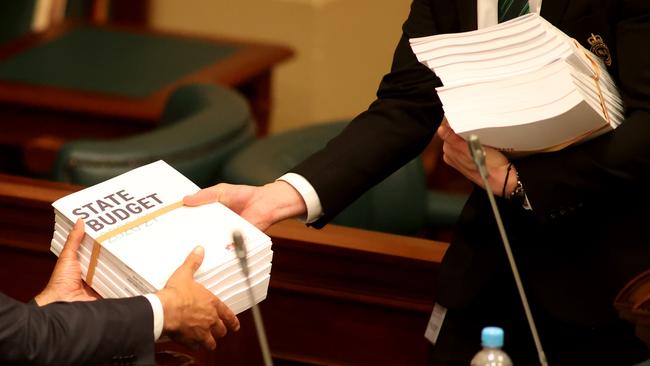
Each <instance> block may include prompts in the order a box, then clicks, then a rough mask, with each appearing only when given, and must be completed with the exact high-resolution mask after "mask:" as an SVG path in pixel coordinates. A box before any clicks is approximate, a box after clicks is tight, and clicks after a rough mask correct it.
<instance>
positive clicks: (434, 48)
mask: <svg viewBox="0 0 650 366" xmlns="http://www.w3.org/2000/svg"><path fill="white" fill-rule="evenodd" d="M592 37H593V42H601V44H600V48H599V50H600V51H602V52H600V53H599V55H596V54H594V53H592V52H591V51H589V50H587V49H585V48H584V47H582V46H581V45H580V44H579V43H578V42H577V41H576V40H574V39H571V38H569V37H568V36H567V35H566V34H564V33H563V32H562V31H561V30H559V29H558V28H556V27H555V26H553V25H552V24H551V23H549V22H548V21H546V20H545V19H544V18H542V17H541V16H539V15H537V14H528V15H525V16H521V17H518V18H515V19H513V20H510V21H507V22H503V23H500V24H497V25H494V26H491V27H487V28H482V29H479V30H475V31H471V32H463V33H453V34H440V35H435V36H430V37H422V38H414V39H411V40H410V44H411V48H412V50H413V52H414V53H415V55H416V56H417V58H418V60H419V61H420V62H421V63H423V64H424V65H426V66H427V67H429V68H430V69H431V70H433V71H434V72H435V74H436V76H438V78H440V80H441V82H442V84H443V85H442V86H440V87H438V88H436V91H437V94H438V97H439V98H440V101H441V102H442V108H443V110H444V112H445V117H446V118H447V121H448V122H449V125H450V127H451V128H452V129H453V130H454V131H455V132H456V133H457V134H459V135H461V136H462V137H464V138H466V139H467V138H468V137H469V136H470V135H472V134H476V135H477V136H478V137H479V138H480V140H481V142H482V143H483V144H485V145H488V146H492V147H495V148H498V149H500V150H502V151H505V152H520V153H533V152H544V151H556V150H559V149H562V148H564V147H566V146H569V145H571V144H574V143H579V142H581V141H585V140H588V139H590V138H593V137H596V136H599V135H601V134H603V133H606V132H608V131H612V130H613V129H615V128H616V127H618V126H619V125H620V124H621V122H622V121H623V119H624V108H623V103H622V101H621V97H620V95H619V93H618V90H617V87H616V85H615V84H614V81H613V79H612V78H611V77H610V75H609V74H608V73H607V68H606V65H605V63H609V62H611V58H609V54H608V52H609V51H608V50H607V48H606V45H604V43H602V39H600V38H599V37H598V36H597V35H592ZM599 39H600V41H599ZM590 42H591V40H590ZM599 56H602V57H603V59H604V60H602V59H601V58H599Z"/></svg>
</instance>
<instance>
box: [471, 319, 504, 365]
mask: <svg viewBox="0 0 650 366" xmlns="http://www.w3.org/2000/svg"><path fill="white" fill-rule="evenodd" d="M481 345H482V346H483V349H482V350H480V351H479V352H478V353H477V354H476V355H475V356H474V358H472V362H471V363H470V365H471V366H512V361H511V360H510V357H508V354H506V353H505V352H503V350H501V347H503V329H501V328H499V327H485V328H483V331H482V332H481Z"/></svg>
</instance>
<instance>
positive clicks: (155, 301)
mask: <svg viewBox="0 0 650 366" xmlns="http://www.w3.org/2000/svg"><path fill="white" fill-rule="evenodd" d="M144 297H146V298H147V300H149V302H150V303H151V310H152V311H153V340H154V342H155V341H157V340H158V338H160V335H161V334H162V330H163V324H164V323H165V312H164V311H163V306H162V302H160V299H159V298H158V296H157V295H156V294H146V295H144Z"/></svg>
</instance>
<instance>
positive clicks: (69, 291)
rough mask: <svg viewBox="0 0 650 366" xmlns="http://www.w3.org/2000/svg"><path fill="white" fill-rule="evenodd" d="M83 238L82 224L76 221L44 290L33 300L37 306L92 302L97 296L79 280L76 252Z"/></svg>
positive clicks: (79, 270)
mask: <svg viewBox="0 0 650 366" xmlns="http://www.w3.org/2000/svg"><path fill="white" fill-rule="evenodd" d="M83 237H84V223H83V221H82V220H78V221H77V223H75V225H74V227H73V228H72V231H71V232H70V234H69V235H68V239H67V240H66V242H65V245H64V246H63V250H62V251H61V255H59V259H58V260H57V261H56V265H55V266H54V271H52V275H51V276H50V281H49V282H48V283H47V286H46V287H45V289H44V290H43V291H42V292H41V293H40V294H38V295H37V296H36V297H35V298H34V300H35V301H36V303H37V304H38V305H39V306H43V305H47V304H49V303H51V302H55V301H92V300H97V299H98V298H99V295H97V293H96V292H95V291H93V289H91V288H90V287H89V286H88V285H86V283H85V282H84V281H83V280H82V279H81V265H80V264H79V259H78V258H77V250H78V249H79V246H80V245H81V240H82V239H83Z"/></svg>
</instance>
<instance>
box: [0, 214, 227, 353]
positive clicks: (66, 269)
mask: <svg viewBox="0 0 650 366" xmlns="http://www.w3.org/2000/svg"><path fill="white" fill-rule="evenodd" d="M83 235H84V225H83V222H82V221H81V220H80V221H78V222H77V223H76V224H75V226H74V228H73V230H72V232H71V233H70V235H69V236H68V239H67V240H66V243H65V245H64V247H63V250H62V252H61V255H60V256H59V260H58V261H57V264H56V266H55V268H54V271H53V272H52V276H51V277H50V281H49V282H48V285H47V287H46V288H45V289H44V290H43V292H41V293H40V294H39V295H38V296H36V298H35V301H33V302H32V303H30V304H22V303H19V302H16V301H14V300H12V299H10V298H8V297H6V296H4V295H2V294H0V361H2V363H5V362H7V363H19V364H24V363H29V364H34V365H59V364H65V365H68V364H70V365H77V364H108V363H110V362H111V361H114V362H116V363H118V364H119V363H129V364H134V365H151V364H153V363H154V355H153V352H154V346H153V342H154V333H155V329H154V315H155V314H154V312H153V311H152V310H153V309H152V305H154V303H153V302H150V301H151V300H148V299H147V298H145V297H144V296H138V297H133V298H127V299H112V300H97V301H93V300H96V299H97V296H96V294H94V292H93V291H92V290H91V289H90V288H89V287H88V286H87V285H86V284H85V283H84V282H83V281H82V280H81V268H80V264H79V261H78V259H77V249H78V248H79V245H80V243H81V240H82V238H83ZM203 256H204V252H203V248H201V247H197V248H195V249H194V251H193V252H192V253H190V254H189V255H188V257H187V258H186V260H185V262H184V263H183V264H182V265H181V266H180V267H179V268H178V269H177V270H176V271H175V272H174V274H173V275H172V276H171V277H170V279H169V280H168V281H167V284H166V285H165V288H163V289H162V290H161V291H159V292H158V293H156V294H155V295H154V296H155V297H156V298H157V299H159V300H160V303H161V305H162V312H161V313H160V314H157V315H156V316H157V317H162V320H161V322H162V332H163V333H164V334H167V335H170V336H171V337H172V338H173V339H175V340H177V341H180V342H182V343H185V344H189V345H199V344H200V345H203V346H204V347H206V348H208V349H214V348H215V347H216V339H218V338H220V337H223V336H225V334H226V333H227V330H228V329H230V330H234V331H236V330H238V329H239V321H238V319H237V317H236V316H235V315H234V314H233V313H232V311H231V310H230V309H228V307H227V306H226V305H225V304H224V303H223V302H221V301H220V300H219V299H218V298H217V297H216V296H214V295H213V294H212V293H211V292H210V291H208V290H207V289H206V288H205V287H203V286H201V285H200V284H198V283H197V282H196V281H194V278H193V277H194V273H195V272H196V270H197V269H198V268H199V267H200V266H201V263H202V261H203ZM148 296H151V295H148ZM70 301H72V302H70ZM39 305H40V307H39ZM158 335H159V334H158Z"/></svg>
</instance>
